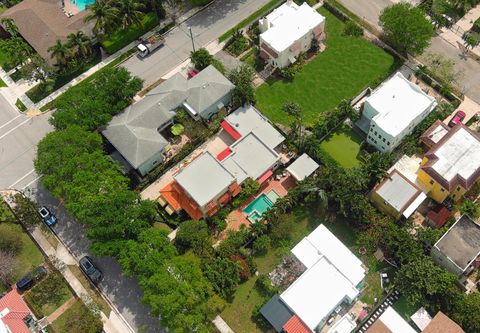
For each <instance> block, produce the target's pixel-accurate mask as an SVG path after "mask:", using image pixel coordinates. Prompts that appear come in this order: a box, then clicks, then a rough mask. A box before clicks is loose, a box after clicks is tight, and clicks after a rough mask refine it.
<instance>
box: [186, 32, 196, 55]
mask: <svg viewBox="0 0 480 333" xmlns="http://www.w3.org/2000/svg"><path fill="white" fill-rule="evenodd" d="M188 30H190V39H191V40H192V49H193V53H195V43H194V42H193V33H192V27H188Z"/></svg>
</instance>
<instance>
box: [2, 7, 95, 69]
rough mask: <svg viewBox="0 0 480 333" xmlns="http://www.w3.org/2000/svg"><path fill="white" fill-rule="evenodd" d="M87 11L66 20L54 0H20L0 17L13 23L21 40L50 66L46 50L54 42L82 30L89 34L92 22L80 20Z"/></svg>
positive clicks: (51, 62)
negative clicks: (9, 19) (11, 20)
mask: <svg viewBox="0 0 480 333" xmlns="http://www.w3.org/2000/svg"><path fill="white" fill-rule="evenodd" d="M87 15H88V10H83V11H81V12H79V13H78V14H76V15H73V16H71V17H68V16H67V15H66V14H65V13H64V12H63V11H62V4H61V1H58V0H24V1H22V2H20V3H19V4H17V5H15V6H13V7H12V8H9V9H7V10H6V11H5V12H4V13H2V14H1V15H0V18H3V17H10V18H12V19H13V20H14V21H15V24H16V25H17V27H18V31H19V32H20V34H21V35H22V37H23V38H24V39H25V40H26V41H27V42H28V43H29V44H30V45H31V46H32V47H33V48H34V49H35V51H37V52H38V54H40V56H42V57H43V58H44V59H45V60H46V61H47V62H49V63H50V64H53V63H54V62H55V60H54V59H52V58H51V57H50V53H49V52H48V48H49V47H51V46H52V45H54V44H55V41H56V40H57V39H59V40H61V41H62V42H64V41H65V40H66V39H67V36H68V35H69V34H71V33H75V32H77V31H79V30H82V31H83V32H84V33H85V34H87V35H89V36H91V35H92V27H93V24H94V22H93V21H92V22H89V23H85V22H84V18H85V17H86V16H87Z"/></svg>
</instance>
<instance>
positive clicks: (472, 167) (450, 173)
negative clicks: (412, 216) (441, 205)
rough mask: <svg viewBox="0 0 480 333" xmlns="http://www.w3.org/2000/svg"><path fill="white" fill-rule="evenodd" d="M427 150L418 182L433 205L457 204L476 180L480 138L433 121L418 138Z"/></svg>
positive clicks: (479, 167) (461, 127)
mask: <svg viewBox="0 0 480 333" xmlns="http://www.w3.org/2000/svg"><path fill="white" fill-rule="evenodd" d="M421 140H422V141H423V142H424V143H425V144H426V145H427V146H429V147H430V150H429V151H428V152H427V153H426V154H425V157H424V158H423V160H422V163H421V165H420V169H419V171H418V180H419V181H420V182H421V183H422V184H423V185H425V187H426V188H427V189H428V195H429V196H430V197H431V198H432V199H434V200H435V201H437V202H443V201H444V200H445V199H446V198H447V197H451V198H452V199H453V200H454V201H458V200H459V199H460V198H462V197H463V195H464V194H465V192H467V191H468V190H470V189H471V188H472V186H473V185H474V184H475V183H476V182H477V181H478V179H479V178H480V137H479V135H478V134H477V133H475V132H473V131H472V130H470V129H469V128H468V127H466V126H465V125H463V124H458V125H456V126H455V127H453V128H449V127H447V126H446V125H445V124H443V123H441V122H440V121H437V122H436V123H435V124H433V125H432V126H431V127H430V128H429V129H428V130H427V131H426V132H425V133H424V134H423V135H422V137H421Z"/></svg>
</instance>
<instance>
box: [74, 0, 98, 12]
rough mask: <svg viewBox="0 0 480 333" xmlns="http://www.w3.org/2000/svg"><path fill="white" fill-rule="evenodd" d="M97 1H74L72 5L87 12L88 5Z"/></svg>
mask: <svg viewBox="0 0 480 333" xmlns="http://www.w3.org/2000/svg"><path fill="white" fill-rule="evenodd" d="M94 2H95V0H72V3H73V4H74V5H75V6H77V7H78V9H80V10H85V8H86V7H87V6H88V5H91V4H92V3H94Z"/></svg>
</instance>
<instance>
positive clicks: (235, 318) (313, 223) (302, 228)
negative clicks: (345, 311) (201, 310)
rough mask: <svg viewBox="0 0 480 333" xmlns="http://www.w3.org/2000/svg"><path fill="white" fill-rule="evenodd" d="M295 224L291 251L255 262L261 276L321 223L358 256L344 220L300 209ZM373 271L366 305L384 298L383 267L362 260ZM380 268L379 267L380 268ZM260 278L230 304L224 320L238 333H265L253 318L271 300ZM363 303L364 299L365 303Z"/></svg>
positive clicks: (370, 259)
mask: <svg viewBox="0 0 480 333" xmlns="http://www.w3.org/2000/svg"><path fill="white" fill-rule="evenodd" d="M288 216H289V218H290V219H291V220H292V222H293V223H294V224H295V228H294V229H293V233H292V235H291V240H292V242H291V243H292V246H291V247H289V248H280V249H275V248H273V249H271V250H270V251H269V252H268V253H267V254H266V255H265V256H264V257H259V258H256V259H255V262H256V264H257V266H258V272H259V274H265V273H269V272H271V271H272V270H273V269H274V268H275V266H277V265H278V264H279V263H280V261H281V259H282V257H283V256H284V255H286V254H288V253H289V251H290V249H291V248H293V246H294V245H295V244H296V243H298V242H299V241H300V240H301V239H302V238H303V237H305V236H306V235H308V234H309V233H310V232H311V231H313V230H314V229H315V228H316V227H317V226H318V225H319V224H320V223H323V224H324V225H325V226H326V227H327V228H328V229H329V230H330V231H331V232H332V233H334V234H335V236H337V237H338V238H339V239H340V240H341V241H342V242H343V243H344V244H345V245H346V246H348V247H349V248H350V249H351V250H352V252H353V253H354V254H356V255H358V248H359V246H358V245H357V233H356V231H355V230H354V229H353V228H352V227H351V225H350V224H349V223H348V222H347V221H345V220H343V219H342V218H340V217H335V216H334V215H328V216H325V214H322V213H320V212H318V211H316V210H315V209H314V208H311V209H309V208H306V207H304V206H300V207H298V208H297V209H296V210H295V211H293V212H292V213H291V214H289V215H288ZM361 259H362V260H363V261H364V262H365V263H366V264H367V265H368V266H369V267H371V269H370V272H369V274H368V275H367V277H366V283H367V284H368V286H367V288H366V291H365V296H364V298H365V301H367V302H370V300H371V302H373V298H374V297H378V298H380V297H381V290H379V289H380V285H379V279H378V278H377V277H378V269H379V267H380V265H379V264H378V263H377V262H376V261H375V259H374V258H373V256H371V255H370V256H368V257H365V258H361ZM377 265H378V266H377ZM256 280H257V277H252V278H250V279H249V280H248V281H247V282H245V283H243V284H241V285H240V286H239V287H238V289H237V292H236V293H235V297H234V299H233V302H232V303H229V304H227V306H226V308H225V309H224V310H223V312H222V313H221V314H220V316H221V317H222V318H223V319H224V320H225V321H226V322H227V324H228V325H229V326H230V327H231V328H232V329H233V330H234V331H235V332H237V333H260V332H264V330H263V329H262V328H261V327H260V326H258V325H257V324H256V323H255V322H254V321H253V320H252V318H251V315H252V311H253V309H254V308H255V306H258V305H262V304H264V303H265V302H266V301H267V299H264V297H263V296H262V295H261V294H259V293H258V292H257V290H256V288H255V281H256ZM362 300H363V299H362Z"/></svg>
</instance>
